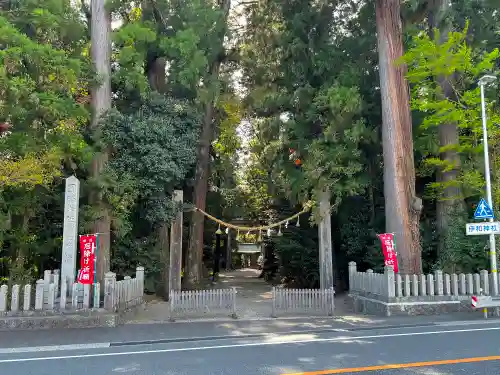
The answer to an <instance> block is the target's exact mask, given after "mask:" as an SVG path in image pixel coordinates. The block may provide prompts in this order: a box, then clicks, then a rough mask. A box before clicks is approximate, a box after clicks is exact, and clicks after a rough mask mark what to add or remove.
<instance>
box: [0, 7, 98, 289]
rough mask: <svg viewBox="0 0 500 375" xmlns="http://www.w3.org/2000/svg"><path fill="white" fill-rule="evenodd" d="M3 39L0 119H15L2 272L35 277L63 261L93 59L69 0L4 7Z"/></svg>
mask: <svg viewBox="0 0 500 375" xmlns="http://www.w3.org/2000/svg"><path fill="white" fill-rule="evenodd" d="M0 44H1V45H2V46H3V47H4V48H2V49H1V51H0V93H1V95H0V96H1V97H2V100H1V101H0V122H2V123H3V122H9V123H10V124H11V125H12V127H11V128H10V131H9V132H8V133H5V134H3V136H0V217H1V218H2V225H1V226H0V263H1V264H2V265H3V266H5V267H1V268H0V273H1V275H2V276H6V277H9V278H10V279H9V281H10V282H30V281H32V280H33V278H36V277H38V276H39V272H40V271H41V270H42V271H43V269H44V268H46V267H51V266H52V265H53V264H54V263H53V262H54V261H58V260H56V258H57V257H58V256H57V254H58V253H60V247H61V241H60V239H61V234H62V225H61V221H62V217H63V213H62V207H61V206H62V201H63V199H62V195H61V192H62V189H63V186H64V181H63V180H62V179H61V177H64V176H67V175H68V174H71V173H75V172H78V171H79V169H80V168H81V167H82V166H83V165H85V163H86V162H87V161H88V160H89V155H90V152H89V147H88V145H87V144H86V142H85V140H84V137H83V135H82V132H81V130H82V126H83V125H85V124H86V121H87V119H88V118H89V113H88V111H87V108H86V106H85V103H86V91H87V89H86V88H87V87H88V82H89V77H90V76H89V72H90V69H89V67H90V65H89V64H88V60H87V58H86V56H85V54H84V50H85V45H86V37H85V30H84V24H83V23H82V22H81V18H80V15H79V14H78V12H76V11H75V10H74V8H72V7H71V6H70V5H69V3H65V2H59V1H53V0H43V1H41V2H40V1H37V2H35V1H30V0H23V1H19V2H15V3H10V4H9V9H6V8H4V7H2V9H1V10H0ZM4 220H5V221H4ZM9 268H10V269H9Z"/></svg>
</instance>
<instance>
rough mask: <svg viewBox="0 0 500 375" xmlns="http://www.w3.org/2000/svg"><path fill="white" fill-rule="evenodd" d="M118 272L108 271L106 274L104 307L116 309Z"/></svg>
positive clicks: (110, 309)
mask: <svg viewBox="0 0 500 375" xmlns="http://www.w3.org/2000/svg"><path fill="white" fill-rule="evenodd" d="M115 289H116V273H114V272H106V273H105V274H104V309H106V310H108V311H114V308H115V301H114V296H115Z"/></svg>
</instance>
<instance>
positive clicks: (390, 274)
mask: <svg viewBox="0 0 500 375" xmlns="http://www.w3.org/2000/svg"><path fill="white" fill-rule="evenodd" d="M384 277H385V282H386V286H385V288H386V290H385V291H386V297H388V298H393V297H395V296H396V291H395V286H394V279H395V278H394V268H393V267H392V266H385V267H384Z"/></svg>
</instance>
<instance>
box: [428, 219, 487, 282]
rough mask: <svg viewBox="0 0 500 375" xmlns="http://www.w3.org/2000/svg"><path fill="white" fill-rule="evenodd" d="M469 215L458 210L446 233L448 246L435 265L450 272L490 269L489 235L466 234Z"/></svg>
mask: <svg viewBox="0 0 500 375" xmlns="http://www.w3.org/2000/svg"><path fill="white" fill-rule="evenodd" d="M468 216H469V215H464V213H463V211H462V210H456V211H455V212H453V213H452V215H451V223H450V226H449V230H448V231H447V233H446V238H445V241H446V243H447V245H448V246H446V248H445V252H444V254H440V257H439V261H438V262H436V264H435V265H434V267H435V268H436V269H441V270H443V271H444V272H448V273H468V272H479V271H480V270H484V269H488V260H489V257H488V256H487V255H488V245H487V241H486V240H487V236H466V234H465V231H464V228H465V224H466V223H467V222H469V221H470V220H469V219H468Z"/></svg>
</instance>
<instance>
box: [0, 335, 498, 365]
mask: <svg viewBox="0 0 500 375" xmlns="http://www.w3.org/2000/svg"><path fill="white" fill-rule="evenodd" d="M497 330H500V327H488V328H475V329H459V330H450V331H430V332H405V333H393V334H385V335H369V336H349V337H334V338H329V339H307V340H295V341H273V342H254V343H244V344H232V345H231V344H228V345H214V346H199V347H194V348H172V349H154V350H138V351H129V352H113V353H94V354H80V355H61V356H54V357H35V358H15V359H0V363H15V362H34V361H49V360H60V359H80V358H98V357H118V356H127V355H137V354H155V353H174V352H189V351H198V350H210V349H231V348H246V347H255V346H269V345H291V344H305V343H327V342H336V341H341V342H352V341H356V340H364V339H379V338H387V337H402V336H424V335H442V334H445V333H464V332H479V331H497Z"/></svg>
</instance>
